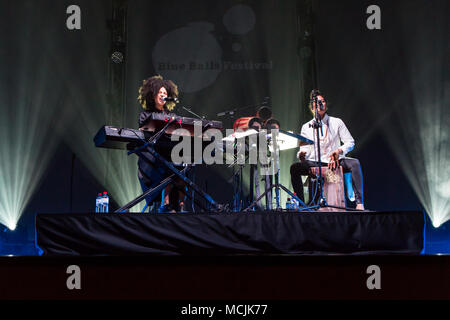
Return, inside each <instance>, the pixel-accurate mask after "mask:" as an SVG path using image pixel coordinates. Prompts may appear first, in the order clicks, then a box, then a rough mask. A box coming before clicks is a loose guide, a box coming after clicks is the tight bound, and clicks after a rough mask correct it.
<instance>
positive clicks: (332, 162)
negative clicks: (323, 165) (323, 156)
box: [328, 149, 342, 170]
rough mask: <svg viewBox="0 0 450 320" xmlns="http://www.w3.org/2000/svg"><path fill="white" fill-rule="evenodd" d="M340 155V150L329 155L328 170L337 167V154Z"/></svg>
mask: <svg viewBox="0 0 450 320" xmlns="http://www.w3.org/2000/svg"><path fill="white" fill-rule="evenodd" d="M341 153H342V150H341V149H336V150H334V151H333V152H332V153H331V154H330V159H329V162H328V168H330V169H331V170H334V169H336V168H338V167H339V154H341Z"/></svg>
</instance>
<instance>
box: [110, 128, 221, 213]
mask: <svg viewBox="0 0 450 320" xmlns="http://www.w3.org/2000/svg"><path fill="white" fill-rule="evenodd" d="M174 121H175V119H172V120H171V121H169V122H167V124H166V125H165V126H164V128H162V129H161V130H160V131H158V132H157V133H156V134H155V135H153V136H152V137H151V138H150V139H149V140H148V141H147V142H146V143H145V144H144V145H142V146H139V147H138V148H136V149H134V150H132V151H129V152H128V155H130V154H133V153H136V154H137V155H138V156H139V157H140V158H141V159H143V160H145V161H147V162H148V163H152V162H151V161H150V159H149V158H148V157H147V155H146V154H145V153H143V151H148V152H150V153H151V154H152V155H153V157H155V158H156V159H157V160H158V161H159V162H160V163H161V164H163V165H164V166H165V167H166V168H168V169H169V170H171V171H172V172H173V174H172V175H171V176H169V177H168V178H166V179H164V180H163V181H162V182H161V183H160V184H159V185H158V186H156V187H155V188H152V189H149V190H147V191H146V192H144V193H143V194H142V195H141V196H139V197H137V198H135V199H134V200H132V201H130V202H129V203H128V204H126V205H124V206H123V207H121V208H119V209H117V210H116V211H115V212H126V210H127V209H129V208H131V207H133V206H135V205H136V204H137V203H139V202H141V201H142V200H144V199H145V198H146V197H147V196H148V195H150V194H153V193H156V192H159V191H160V190H162V189H163V188H165V187H166V186H167V185H168V184H169V183H171V182H172V181H173V180H174V179H175V178H176V176H178V177H179V178H180V179H182V180H183V181H184V183H185V184H186V186H187V187H188V188H191V189H192V190H194V191H195V192H197V193H198V194H199V195H200V196H201V197H203V198H204V199H205V200H206V201H208V203H209V204H210V206H211V208H212V210H213V211H215V212H221V211H223V210H224V206H223V205H222V204H219V203H217V202H216V201H214V199H213V198H212V197H211V196H210V195H208V194H207V193H206V192H204V191H203V190H201V189H200V188H199V187H198V186H197V185H196V184H195V183H194V182H192V181H191V180H190V179H189V178H188V177H186V175H185V173H186V172H187V170H188V169H189V167H186V168H184V169H183V170H181V171H180V170H178V169H177V168H175V166H174V165H173V164H172V163H171V162H169V161H167V160H166V159H164V157H162V156H161V155H160V154H159V153H158V152H156V151H155V148H154V145H155V143H156V142H157V141H158V139H159V138H160V137H162V135H163V134H164V133H165V132H166V130H167V128H168V127H169V126H170V125H171V124H172V123H173V122H174Z"/></svg>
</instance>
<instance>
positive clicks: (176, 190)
mask: <svg viewBox="0 0 450 320" xmlns="http://www.w3.org/2000/svg"><path fill="white" fill-rule="evenodd" d="M167 97H171V98H177V97H178V87H177V86H176V85H175V83H173V82H172V81H171V80H165V79H163V77H161V76H160V75H156V76H153V77H150V78H148V79H146V80H144V81H143V84H142V86H141V87H140V88H139V97H138V101H139V103H140V104H141V106H142V108H143V109H144V111H142V112H141V113H140V114H139V128H140V129H141V128H142V127H143V126H144V125H145V123H146V120H147V119H148V117H149V116H150V115H151V114H152V113H154V112H161V113H163V112H165V113H167V112H171V111H172V110H173V109H174V108H175V101H165V98H167ZM174 100H176V99H174ZM156 151H157V152H158V153H159V154H160V155H161V156H163V157H164V158H165V159H166V160H168V161H170V150H169V149H167V148H166V149H156ZM146 156H147V157H148V158H149V159H150V160H151V164H150V163H148V162H147V161H145V160H143V159H141V157H139V160H138V178H139V182H140V183H141V187H142V191H143V192H145V191H146V190H148V189H150V188H154V187H156V186H157V185H159V184H160V183H161V181H162V180H164V179H165V178H167V177H168V176H170V175H171V174H172V171H170V170H169V169H168V168H167V167H165V166H164V165H163V164H162V163H160V161H158V160H157V159H155V158H154V157H153V156H152V154H151V153H150V152H148V151H147V152H146ZM179 169H180V168H179ZM184 188H185V186H184V183H183V180H181V179H180V178H178V177H177V178H176V180H175V181H174V182H173V183H171V184H169V185H167V187H166V188H165V189H164V190H163V192H162V198H161V205H160V207H159V208H158V212H161V213H166V212H177V211H179V212H182V211H184V198H185V193H184V191H183V190H184ZM156 197H157V195H154V196H150V197H147V198H146V201H147V204H148V205H150V204H153V203H154V202H155V201H156V200H157V199H156Z"/></svg>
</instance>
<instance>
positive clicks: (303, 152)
mask: <svg viewBox="0 0 450 320" xmlns="http://www.w3.org/2000/svg"><path fill="white" fill-rule="evenodd" d="M308 129H310V128H309V126H308V124H307V123H305V124H304V125H303V126H302V131H301V133H300V135H301V136H303V137H305V138H308V139H310V140H313V139H312V137H311V136H310V131H311V130H308ZM311 152H312V150H311V146H310V145H306V146H301V147H300V148H299V150H298V152H297V158H298V159H300V160H301V161H304V160H305V159H306V158H308V157H309V156H310V154H311Z"/></svg>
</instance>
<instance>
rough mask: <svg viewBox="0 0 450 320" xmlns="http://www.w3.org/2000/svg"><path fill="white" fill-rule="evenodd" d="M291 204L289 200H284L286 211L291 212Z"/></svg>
mask: <svg viewBox="0 0 450 320" xmlns="http://www.w3.org/2000/svg"><path fill="white" fill-rule="evenodd" d="M291 209H292V204H291V198H287V199H286V210H291Z"/></svg>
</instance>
